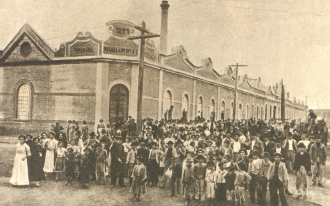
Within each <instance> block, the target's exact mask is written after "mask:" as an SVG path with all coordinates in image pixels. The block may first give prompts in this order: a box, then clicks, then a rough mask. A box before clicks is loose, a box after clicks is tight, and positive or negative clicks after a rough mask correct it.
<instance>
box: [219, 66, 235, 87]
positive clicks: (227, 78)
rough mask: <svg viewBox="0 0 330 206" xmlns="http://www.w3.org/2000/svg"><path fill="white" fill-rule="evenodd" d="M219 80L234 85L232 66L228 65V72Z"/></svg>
mask: <svg viewBox="0 0 330 206" xmlns="http://www.w3.org/2000/svg"><path fill="white" fill-rule="evenodd" d="M219 81H220V82H221V83H224V84H230V85H234V84H235V80H234V78H233V69H232V68H231V67H226V74H225V75H223V76H221V77H220V78H219Z"/></svg>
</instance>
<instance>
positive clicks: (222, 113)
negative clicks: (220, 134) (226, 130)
mask: <svg viewBox="0 0 330 206" xmlns="http://www.w3.org/2000/svg"><path fill="white" fill-rule="evenodd" d="M225 114H226V103H225V102H224V101H222V102H221V119H222V120H224V119H225V117H226V116H225Z"/></svg>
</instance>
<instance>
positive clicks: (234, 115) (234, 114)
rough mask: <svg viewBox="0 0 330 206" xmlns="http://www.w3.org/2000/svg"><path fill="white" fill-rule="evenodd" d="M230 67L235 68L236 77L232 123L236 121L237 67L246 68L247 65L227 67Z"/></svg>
mask: <svg viewBox="0 0 330 206" xmlns="http://www.w3.org/2000/svg"><path fill="white" fill-rule="evenodd" d="M229 66H231V67H233V66H236V75H235V90H234V107H233V108H234V111H233V121H235V120H236V108H237V83H238V79H237V78H238V67H247V65H238V63H236V65H229Z"/></svg>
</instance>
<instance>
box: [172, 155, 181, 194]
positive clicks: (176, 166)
mask: <svg viewBox="0 0 330 206" xmlns="http://www.w3.org/2000/svg"><path fill="white" fill-rule="evenodd" d="M170 168H171V169H172V177H171V188H172V193H171V196H174V195H175V184H176V186H177V194H178V195H179V194H180V180H181V175H182V163H181V162H180V156H179V155H175V156H174V163H173V165H171V166H170Z"/></svg>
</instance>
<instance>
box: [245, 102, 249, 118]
mask: <svg viewBox="0 0 330 206" xmlns="http://www.w3.org/2000/svg"><path fill="white" fill-rule="evenodd" d="M246 119H249V105H246Z"/></svg>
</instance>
